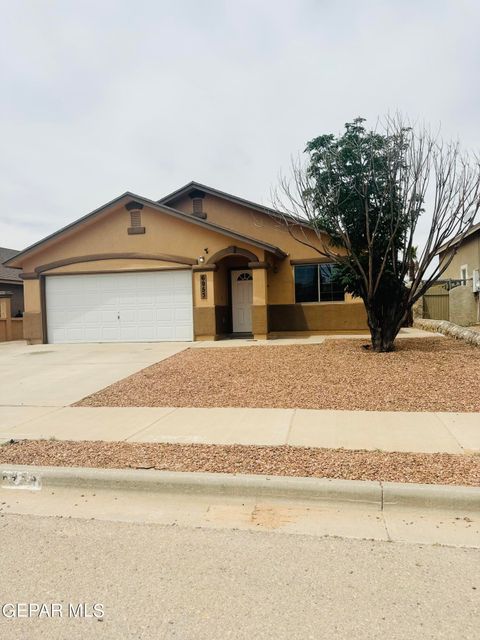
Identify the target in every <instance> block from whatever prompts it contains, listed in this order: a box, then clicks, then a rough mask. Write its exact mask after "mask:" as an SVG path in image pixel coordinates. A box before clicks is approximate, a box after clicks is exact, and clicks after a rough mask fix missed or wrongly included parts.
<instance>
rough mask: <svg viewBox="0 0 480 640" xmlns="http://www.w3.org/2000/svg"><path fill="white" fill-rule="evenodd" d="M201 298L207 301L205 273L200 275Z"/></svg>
mask: <svg viewBox="0 0 480 640" xmlns="http://www.w3.org/2000/svg"><path fill="white" fill-rule="evenodd" d="M200 298H201V299H202V300H206V299H207V276H206V274H205V273H202V274H201V275H200Z"/></svg>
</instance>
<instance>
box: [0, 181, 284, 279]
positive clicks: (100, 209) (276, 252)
mask: <svg viewBox="0 0 480 640" xmlns="http://www.w3.org/2000/svg"><path fill="white" fill-rule="evenodd" d="M131 199H133V200H137V201H139V202H140V203H142V204H144V205H146V206H149V207H152V208H153V209H156V210H159V211H163V212H164V213H167V214H169V215H172V216H173V217H176V218H179V219H181V220H186V221H188V222H190V223H192V224H195V225H197V226H201V227H203V228H208V229H210V230H212V231H215V232H217V233H221V234H223V235H227V236H229V237H232V238H234V239H237V240H240V241H241V242H246V243H247V244H251V245H253V246H256V247H258V248H261V249H264V250H266V251H269V252H270V253H272V254H274V255H276V256H277V257H279V258H285V257H286V255H287V254H286V253H285V252H284V251H282V250H281V249H280V248H279V247H276V246H274V245H270V244H268V243H265V242H261V241H259V240H256V239H255V238H250V237H249V236H244V235H242V234H240V233H236V232H235V231H232V230H231V229H226V228H224V227H221V226H220V225H216V224H214V223H212V222H208V221H207V220H203V219H200V218H195V217H194V216H193V215H191V214H188V213H185V212H184V211H178V210H177V209H173V208H172V207H168V206H166V205H164V204H161V203H159V202H157V201H155V200H150V199H149V198H145V197H144V196H139V195H138V194H136V193H132V192H131V191H126V192H125V193H123V194H122V195H120V196H118V197H117V198H114V199H113V200H110V201H109V202H107V203H106V204H104V205H103V206H101V207H98V208H97V209H94V210H93V211H91V212H90V213H87V214H86V215H84V216H82V217H81V218H78V219H77V220H75V221H74V222H71V223H70V224H68V225H66V226H65V227H62V228H61V229H59V230H58V231H56V232H54V233H52V234H50V235H48V236H47V237H46V238H43V239H42V240H39V241H38V242H35V243H34V244H32V245H30V246H29V247H27V248H26V249H24V250H23V251H20V252H19V253H18V254H17V255H15V256H13V257H12V258H10V259H9V260H7V261H6V262H5V263H4V264H5V266H8V267H12V268H21V265H19V264H18V260H19V259H22V258H24V257H25V256H26V255H27V254H29V253H31V252H32V251H34V250H35V249H37V248H40V247H41V246H42V245H44V244H45V243H48V241H49V240H53V239H54V238H56V237H58V236H60V235H61V234H63V233H65V232H66V231H69V230H70V229H73V228H74V227H76V226H78V225H80V224H81V223H82V222H85V221H86V220H88V219H91V218H93V217H95V216H96V215H98V214H100V213H103V212H104V211H106V210H107V209H109V208H111V207H113V206H118V205H119V204H121V203H122V200H125V201H128V200H131ZM15 263H16V264H15Z"/></svg>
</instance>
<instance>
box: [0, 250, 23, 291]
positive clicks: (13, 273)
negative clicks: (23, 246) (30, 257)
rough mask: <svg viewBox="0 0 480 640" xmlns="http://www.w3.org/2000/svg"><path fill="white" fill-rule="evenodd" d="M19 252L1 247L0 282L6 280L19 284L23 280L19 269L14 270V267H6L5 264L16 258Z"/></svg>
mask: <svg viewBox="0 0 480 640" xmlns="http://www.w3.org/2000/svg"><path fill="white" fill-rule="evenodd" d="M17 253H18V251H16V250H15V249H6V248H5V247H0V281H2V282H4V281H5V280H8V281H11V282H19V283H21V282H22V280H21V278H20V271H19V270H18V269H12V267H5V266H4V264H3V263H4V262H6V261H7V260H9V259H10V258H13V256H16V255H17Z"/></svg>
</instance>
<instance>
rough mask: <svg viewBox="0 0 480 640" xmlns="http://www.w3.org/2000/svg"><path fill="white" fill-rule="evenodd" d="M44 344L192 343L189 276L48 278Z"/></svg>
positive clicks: (70, 276) (104, 275)
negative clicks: (46, 336) (169, 341)
mask: <svg viewBox="0 0 480 640" xmlns="http://www.w3.org/2000/svg"><path fill="white" fill-rule="evenodd" d="M46 306H47V330H48V340H49V342H123V341H128V342H138V341H144V342H149V341H164V340H165V341H168V340H175V341H176V340H179V341H188V340H192V339H193V317H192V316H193V314H192V281H191V272H190V271H186V270H185V271H175V272H159V271H157V272H148V273H147V272H143V273H123V274H120V273H118V274H91V275H68V276H47V278H46Z"/></svg>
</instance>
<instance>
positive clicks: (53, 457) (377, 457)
mask: <svg viewBox="0 0 480 640" xmlns="http://www.w3.org/2000/svg"><path fill="white" fill-rule="evenodd" d="M0 464H23V465H26V464H29V465H53V466H66V467H68V466H73V467H101V468H110V469H121V468H134V469H135V468H141V469H162V470H168V471H200V472H202V471H203V472H210V473H253V474H262V475H276V476H299V477H318V478H343V479H345V480H380V481H385V482H420V483H428V484H458V485H474V486H480V456H466V455H454V454H448V453H423V454H421V453H385V452H380V451H349V450H346V449H313V448H301V447H289V446H282V447H254V446H241V445H228V446H227V445H224V446H218V445H205V444H187V445H184V444H160V443H148V444H146V443H137V442H72V441H50V440H23V441H20V442H15V443H13V444H5V445H3V446H1V447H0Z"/></svg>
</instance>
